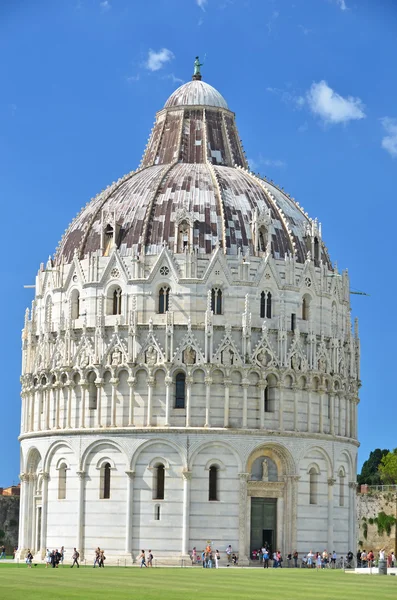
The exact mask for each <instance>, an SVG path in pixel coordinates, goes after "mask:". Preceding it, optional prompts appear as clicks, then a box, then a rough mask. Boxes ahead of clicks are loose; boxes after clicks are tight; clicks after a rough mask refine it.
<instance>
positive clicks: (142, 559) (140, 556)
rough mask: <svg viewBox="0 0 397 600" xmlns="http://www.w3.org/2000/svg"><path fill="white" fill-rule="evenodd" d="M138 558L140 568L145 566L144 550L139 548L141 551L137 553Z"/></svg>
mask: <svg viewBox="0 0 397 600" xmlns="http://www.w3.org/2000/svg"><path fill="white" fill-rule="evenodd" d="M139 559H140V561H141V569H142V567H147V564H146V556H145V551H144V550H141V553H140V555H139Z"/></svg>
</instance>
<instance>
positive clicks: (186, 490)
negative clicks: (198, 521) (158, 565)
mask: <svg viewBox="0 0 397 600" xmlns="http://www.w3.org/2000/svg"><path fill="white" fill-rule="evenodd" d="M182 477H183V517H182V555H187V554H188V553H189V524H190V523H189V519H190V482H191V479H192V472H191V471H187V470H184V471H182Z"/></svg>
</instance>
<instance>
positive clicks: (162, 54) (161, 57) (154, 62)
mask: <svg viewBox="0 0 397 600" xmlns="http://www.w3.org/2000/svg"><path fill="white" fill-rule="evenodd" d="M173 58H175V57H174V54H173V53H172V52H171V50H168V48H162V49H161V50H159V51H158V52H155V51H154V50H152V49H150V50H149V55H148V58H147V61H146V63H145V66H146V68H147V69H149V71H159V69H162V68H163V67H164V65H165V64H166V63H167V62H169V61H170V60H172V59H173Z"/></svg>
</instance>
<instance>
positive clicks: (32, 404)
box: [30, 388, 37, 431]
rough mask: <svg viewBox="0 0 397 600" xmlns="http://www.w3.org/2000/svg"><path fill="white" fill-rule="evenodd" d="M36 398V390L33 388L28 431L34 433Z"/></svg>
mask: <svg viewBox="0 0 397 600" xmlns="http://www.w3.org/2000/svg"><path fill="white" fill-rule="evenodd" d="M36 396H37V389H36V388H35V390H34V391H33V394H32V401H31V404H30V407H31V411H30V431H34V406H35V404H36Z"/></svg>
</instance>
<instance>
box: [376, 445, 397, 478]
mask: <svg viewBox="0 0 397 600" xmlns="http://www.w3.org/2000/svg"><path fill="white" fill-rule="evenodd" d="M378 470H379V474H380V478H381V480H382V483H385V484H386V485H395V484H397V448H394V450H393V452H388V453H387V454H386V456H384V457H383V458H382V460H381V462H380V465H379V467H378Z"/></svg>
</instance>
